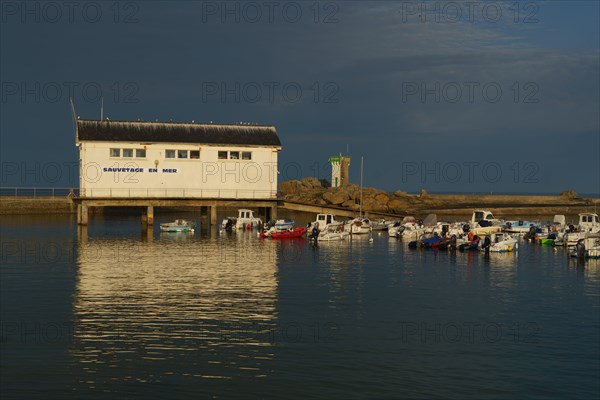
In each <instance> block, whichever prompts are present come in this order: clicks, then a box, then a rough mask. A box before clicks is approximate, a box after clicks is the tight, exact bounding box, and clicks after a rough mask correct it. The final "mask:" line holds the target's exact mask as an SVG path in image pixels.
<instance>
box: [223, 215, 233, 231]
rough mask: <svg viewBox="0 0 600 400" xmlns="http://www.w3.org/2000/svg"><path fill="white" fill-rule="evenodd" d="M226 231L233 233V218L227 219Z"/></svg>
mask: <svg viewBox="0 0 600 400" xmlns="http://www.w3.org/2000/svg"><path fill="white" fill-rule="evenodd" d="M225 231H226V232H232V231H233V220H232V219H231V218H229V219H227V223H226V224H225Z"/></svg>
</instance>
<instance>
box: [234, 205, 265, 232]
mask: <svg viewBox="0 0 600 400" xmlns="http://www.w3.org/2000/svg"><path fill="white" fill-rule="evenodd" d="M261 224H262V221H261V219H260V218H258V217H255V216H254V211H252V210H247V209H245V208H243V209H239V210H238V217H237V219H236V223H235V226H236V228H237V229H252V228H258V226H259V225H261Z"/></svg>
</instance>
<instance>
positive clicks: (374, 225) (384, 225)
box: [371, 219, 393, 231]
mask: <svg viewBox="0 0 600 400" xmlns="http://www.w3.org/2000/svg"><path fill="white" fill-rule="evenodd" d="M390 223H392V224H393V222H391V221H387V220H385V219H378V220H377V221H371V229H372V230H374V231H387V230H388V226H389V225H390Z"/></svg>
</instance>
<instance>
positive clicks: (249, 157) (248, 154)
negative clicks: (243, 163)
mask: <svg viewBox="0 0 600 400" xmlns="http://www.w3.org/2000/svg"><path fill="white" fill-rule="evenodd" d="M242 160H252V152H250V151H242Z"/></svg>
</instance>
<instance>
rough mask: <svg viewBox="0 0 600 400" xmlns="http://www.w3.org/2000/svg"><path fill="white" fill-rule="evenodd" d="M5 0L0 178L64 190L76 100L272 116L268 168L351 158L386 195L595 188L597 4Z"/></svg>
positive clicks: (308, 170)
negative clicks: (274, 157)
mask: <svg viewBox="0 0 600 400" xmlns="http://www.w3.org/2000/svg"><path fill="white" fill-rule="evenodd" d="M0 4H1V9H0V22H1V25H0V29H1V36H0V45H1V47H0V52H1V54H0V66H1V70H0V74H1V83H2V93H1V99H0V101H1V103H0V105H1V111H0V112H1V115H0V129H1V139H0V140H1V141H0V156H1V161H2V174H1V182H0V186H14V185H19V186H52V185H54V186H62V187H70V186H74V185H75V186H76V185H77V179H76V177H73V176H70V175H71V174H70V171H71V168H70V167H69V166H70V165H73V163H76V162H77V152H76V148H75V146H74V137H73V125H72V120H71V117H70V109H69V102H68V98H69V94H72V95H73V97H74V100H75V108H76V113H77V115H79V116H80V117H81V118H82V119H98V118H99V117H100V104H101V101H100V97H102V98H103V101H104V116H105V117H106V116H108V117H110V118H111V119H113V120H137V119H142V120H156V119H158V120H161V121H169V120H173V121H181V122H187V121H191V120H195V121H196V122H210V121H213V122H219V123H239V122H240V121H244V122H252V123H258V124H265V125H275V126H276V127H277V130H278V133H279V136H280V139H281V141H282V143H283V151H282V153H281V157H280V168H279V169H280V172H281V175H280V180H286V179H294V178H301V177H306V176H318V177H321V178H323V177H328V176H329V173H330V170H329V169H328V168H327V165H326V162H327V158H328V157H329V156H330V155H334V154H338V153H340V152H342V153H346V152H349V154H350V155H351V156H352V157H353V162H352V166H351V174H352V180H354V181H355V182H357V181H358V180H359V173H360V158H361V157H364V165H365V171H364V182H365V185H366V186H375V187H379V188H381V189H385V190H390V191H391V190H397V189H401V190H405V191H410V192H415V191H418V190H419V189H421V188H426V189H427V190H429V191H431V192H488V193H489V192H494V193H501V192H506V193H558V192H560V191H562V190H564V189H573V190H576V191H578V192H580V193H586V194H595V195H596V196H597V195H598V193H599V192H600V126H599V124H600V111H599V110H600V101H599V93H600V85H599V72H600V53H599V37H600V33H599V13H600V11H599V3H598V2H597V1H539V2H533V1H521V2H516V1H509V2H502V1H496V2H483V1H482V2H445V1H439V2H435V1H430V2H402V1H337V2H326V1H325V2H314V1H296V2H286V1H272V2H267V1H265V2H262V1H258V2H213V1H208V2H200V1H198V2H194V1H180V2H178V1H169V2H166V1H164V2H163V1H144V2H141V1H140V2H137V1H128V2H118V3H115V2H113V1H107V2H103V1H97V2H86V1H83V2H79V1H75V2H72V3H69V2H66V3H64V2H51V3H46V2H36V1H28V2H20V1H19V2H12V1H2V3H0ZM100 93H101V95H102V96H100ZM49 165H51V167H48V166H49ZM56 165H61V175H62V176H61V177H60V179H57V178H56V172H55V170H56V168H55V166H56ZM32 171H33V172H32Z"/></svg>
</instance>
